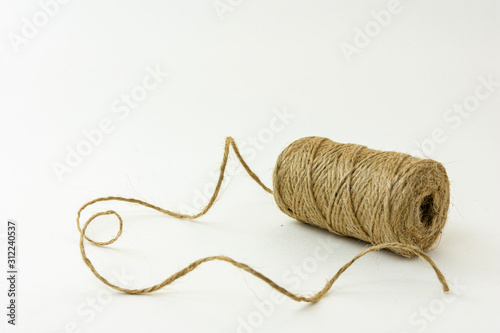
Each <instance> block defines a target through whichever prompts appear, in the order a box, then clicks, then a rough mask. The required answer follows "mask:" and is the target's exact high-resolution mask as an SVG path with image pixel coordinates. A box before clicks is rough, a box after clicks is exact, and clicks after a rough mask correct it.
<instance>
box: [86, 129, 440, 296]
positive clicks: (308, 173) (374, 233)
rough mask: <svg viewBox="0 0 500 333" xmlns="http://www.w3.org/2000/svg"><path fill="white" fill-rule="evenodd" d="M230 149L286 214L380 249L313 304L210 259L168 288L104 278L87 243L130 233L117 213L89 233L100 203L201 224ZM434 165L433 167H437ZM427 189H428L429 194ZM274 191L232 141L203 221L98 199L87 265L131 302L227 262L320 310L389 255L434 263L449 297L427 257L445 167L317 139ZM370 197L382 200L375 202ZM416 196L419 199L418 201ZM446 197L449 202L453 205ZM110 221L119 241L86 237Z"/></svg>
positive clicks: (287, 156) (282, 162)
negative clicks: (375, 258)
mask: <svg viewBox="0 0 500 333" xmlns="http://www.w3.org/2000/svg"><path fill="white" fill-rule="evenodd" d="M230 147H232V148H233V150H234V152H235V154H236V156H237V158H238V159H239V161H240V162H241V164H242V165H243V167H244V168H245V170H246V171H247V173H248V174H249V175H250V177H251V178H252V179H253V180H255V181H256V182H257V183H258V184H259V185H260V186H261V187H262V188H263V189H264V190H265V191H266V192H269V193H271V194H274V197H275V200H276V202H277V204H278V206H279V208H280V209H281V210H282V211H283V212H285V213H286V214H288V215H290V216H292V217H294V218H296V219H298V220H299V221H302V222H305V223H309V224H312V225H315V226H318V227H321V228H324V229H327V230H329V231H331V232H334V233H337V234H340V235H345V236H351V237H356V238H359V239H362V240H365V241H367V242H371V243H372V244H375V245H373V246H371V247H368V248H367V249H365V250H363V251H362V252H361V253H359V254H358V255H356V256H355V257H354V258H353V259H352V260H351V261H349V262H348V263H346V264H345V265H344V266H343V267H342V268H341V269H339V271H338V272H337V273H336V274H335V275H334V276H333V277H332V278H331V279H330V280H329V281H328V282H327V283H326V284H325V286H324V287H323V288H322V289H321V290H320V291H318V292H317V293H316V294H314V295H312V296H302V295H298V294H296V293H293V292H291V291H289V290H287V289H285V288H283V287H281V286H280V285H278V284H277V283H276V282H274V281H273V280H271V279H270V278H268V277H267V276H265V275H264V274H262V273H260V272H258V271H256V270H254V269H253V268H251V267H250V266H248V265H246V264H244V263H241V262H238V261H236V260H233V259H231V258H229V257H226V256H210V257H206V258H202V259H199V260H196V261H194V262H192V263H191V264H189V265H188V266H186V267H185V268H183V269H181V270H179V271H178V272H176V273H174V274H173V275H171V276H170V277H168V278H167V279H165V280H163V281H162V282H160V283H158V284H155V285H153V286H151V287H148V288H143V289H127V288H122V287H120V286H117V285H115V284H113V283H111V282H109V281H108V280H107V279H106V278H104V277H103V276H102V275H100V274H99V273H98V272H97V270H96V269H95V267H94V265H93V264H92V262H91V261H90V259H89V258H88V257H87V254H86V252H85V246H84V243H85V242H84V240H85V239H86V240H88V241H89V242H91V243H93V244H95V245H109V244H112V243H113V242H115V241H116V240H117V239H118V238H119V237H120V235H121V233H122V230H123V220H122V218H121V216H120V215H119V214H118V213H117V212H115V211H113V210H108V211H105V212H99V213H96V214H94V215H92V216H91V217H90V218H89V219H88V220H87V222H85V224H84V225H83V228H82V227H81V226H80V215H81V213H82V211H83V210H84V209H85V208H86V207H88V206H90V205H92V204H94V203H96V202H100V201H112V200H113V201H124V202H130V203H135V204H139V205H143V206H146V207H149V208H152V209H155V210H157V211H159V212H161V213H164V214H167V215H170V216H173V217H177V218H183V219H195V218H197V217H200V216H202V215H204V214H205V213H207V212H208V211H209V210H210V208H211V207H212V206H213V204H214V202H215V200H216V199H217V197H218V194H219V191H220V188H221V185H222V181H223V179H224V171H225V168H226V165H227V160H228V156H229V149H230ZM431 165H432V166H433V167H430V166H431ZM437 171H440V172H441V174H440V176H441V177H442V176H443V175H444V178H440V177H438V176H436V175H434V176H433V173H436V172H437ZM443 172H444V173H443ZM384 177H386V178H384ZM422 183H426V184H427V186H424V185H423V184H422ZM273 184H274V192H273V191H272V190H271V189H269V188H268V187H266V186H265V185H264V184H263V183H262V182H261V180H260V179H259V177H257V175H256V174H255V173H253V171H252V170H251V169H250V168H249V166H248V165H247V164H246V162H245V161H244V160H243V157H242V156H241V154H240V152H239V150H238V147H237V145H236V143H235V142H234V139H233V138H231V137H228V138H226V142H225V146H224V156H223V159H222V163H221V166H220V173H219V179H218V181H217V185H216V187H215V190H214V193H213V194H212V197H211V198H210V200H209V202H208V204H207V205H206V206H205V207H204V208H203V209H202V210H201V211H200V212H199V213H197V214H194V215H189V214H181V213H177V212H173V211H170V210H167V209H163V208H161V207H158V206H155V205H152V204H150V203H147V202H145V201H142V200H138V199H128V198H122V197H102V198H97V199H94V200H92V201H90V202H88V203H86V204H85V205H83V206H82V207H81V208H80V210H79V211H78V214H77V219H76V220H77V226H78V230H79V231H80V251H81V254H82V258H83V261H84V262H85V264H86V265H87V266H88V267H89V268H90V270H91V271H92V273H93V274H94V275H95V276H96V277H97V278H98V279H99V280H101V281H102V282H103V283H105V284H106V285H108V286H110V287H111V288H114V289H116V290H119V291H122V292H125V293H129V294H144V293H150V292H153V291H156V290H158V289H161V288H163V287H165V286H167V285H169V284H171V283H172V282H174V281H175V280H177V279H179V278H181V277H183V276H184V275H186V274H188V273H189V272H191V271H193V270H194V269H196V268H197V267H198V266H200V265H201V264H203V263H205V262H209V261H213V260H219V261H225V262H228V263H230V264H232V265H233V266H236V267H237V268H240V269H243V270H244V271H246V272H248V273H250V274H252V275H254V276H255V277H257V278H259V279H261V280H262V281H264V282H265V283H267V284H268V285H270V286H271V287H272V288H274V289H276V290H277V291H279V292H280V293H282V294H284V295H286V296H288V297H290V298H291V299H293V300H295V301H298V302H317V301H319V300H320V299H321V298H323V297H324V296H325V295H326V293H327V292H328V290H330V288H331V287H332V285H333V283H334V282H335V281H336V280H337V279H338V278H339V277H340V275H341V274H342V273H343V272H344V271H345V270H347V268H349V267H350V266H351V265H352V264H353V263H354V262H355V261H356V260H358V259H359V258H361V257H362V256H364V255H365V254H367V253H370V252H372V251H377V250H380V249H389V250H391V251H393V252H396V253H399V254H402V255H405V256H407V257H414V256H418V257H420V258H422V259H423V260H425V261H427V262H428V263H429V264H430V265H431V267H432V268H433V269H434V272H435V273H436V275H437V277H438V279H439V281H440V282H441V284H442V286H443V291H444V292H447V291H449V287H448V284H447V282H446V279H445V277H444V275H443V274H442V273H441V271H440V270H439V269H438V267H437V266H436V264H435V263H434V261H433V260H432V259H431V258H430V257H429V256H427V255H426V254H425V253H424V251H425V250H426V249H428V248H429V247H430V246H431V245H432V244H433V243H434V242H435V241H436V239H437V238H438V237H439V233H440V231H441V229H442V227H443V226H444V222H445V220H446V214H447V209H448V207H447V206H448V205H449V192H448V187H449V184H448V179H447V177H446V172H445V171H444V167H442V165H441V164H439V163H438V162H435V161H432V160H422V159H418V158H415V157H411V156H409V155H406V154H400V153H394V152H380V151H376V150H371V149H368V148H366V147H364V146H359V145H352V144H347V145H343V144H339V143H335V142H332V141H330V140H328V139H324V138H318V137H309V138H303V139H299V140H297V141H295V142H294V143H292V144H291V145H290V146H288V147H287V148H286V149H285V150H284V151H283V152H282V153H281V155H280V156H279V157H278V161H277V163H276V167H275V171H274V175H273ZM377 184H378V185H377ZM429 184H430V185H429ZM447 186H448V187H447ZM401 191H402V192H401ZM367 193H371V194H372V195H374V196H375V197H370V196H369V195H367ZM413 195H417V197H412V196H413ZM446 196H448V197H447V199H446ZM421 197H422V198H421ZM415 200H417V201H416V202H417V205H418V207H417V208H416V209H414V207H413V206H412V205H411V203H412V202H414V201H415ZM422 200H423V201H422ZM409 201H411V202H409ZM405 204H406V207H407V208H406V209H405V208H404V207H405ZM443 205H445V206H446V207H443ZM422 207H423V208H422ZM422 210H423V211H422ZM103 215H115V216H116V217H117V219H118V221H119V230H118V233H117V234H116V236H115V237H114V238H113V239H111V240H109V241H107V242H97V241H94V240H93V239H91V238H89V237H88V236H87V235H86V230H87V227H88V226H89V224H90V223H91V222H92V221H94V219H95V218H97V217H99V216H103ZM416 216H418V222H419V223H420V224H422V225H424V227H425V228H427V229H425V228H424V229H421V228H419V226H418V225H417V224H418V223H416V221H414V219H415V218H416ZM398 218H399V219H400V220H399V223H400V226H401V229H399V230H398V229H397V228H396V226H397V223H398ZM401 219H402V220H401ZM405 219H408V220H405ZM412 219H413V220H412ZM435 224H439V225H438V226H436V225H435ZM425 232H427V233H428V235H427V237H426V236H425V235H423V233H425ZM430 234H432V235H430Z"/></svg>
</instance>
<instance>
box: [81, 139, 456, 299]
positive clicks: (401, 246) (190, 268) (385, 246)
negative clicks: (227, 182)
mask: <svg viewBox="0 0 500 333" xmlns="http://www.w3.org/2000/svg"><path fill="white" fill-rule="evenodd" d="M230 147H232V148H233V151H234V153H235V154H236V156H237V158H238V160H239V161H240V162H241V164H242V165H243V167H244V168H245V170H246V171H247V173H248V174H249V175H250V177H251V178H252V179H253V180H255V181H256V182H257V184H259V185H260V186H261V187H262V188H263V189H264V190H265V191H266V192H268V193H270V194H272V193H273V191H272V190H271V189H269V188H268V187H267V186H265V185H264V184H263V183H262V181H261V180H260V179H259V177H258V176H257V175H256V174H255V173H254V172H253V171H252V170H251V169H250V167H249V166H248V165H247V164H246V162H245V161H244V160H243V157H242V156H241V154H240V152H239V150H238V146H237V145H236V143H235V142H234V139H233V138H232V137H227V138H226V141H225V146H224V156H223V159H222V163H221V166H220V174H219V179H218V181H217V185H216V187H215V190H214V193H213V194H212V197H211V198H210V200H209V202H208V204H207V205H206V206H205V207H204V208H203V209H202V210H201V211H200V212H199V213H197V214H193V215H189V214H181V213H177V212H173V211H170V210H167V209H164V208H161V207H158V206H155V205H152V204H150V203H148V202H145V201H142V200H138V199H131V198H123V197H115V196H110V197H101V198H97V199H94V200H92V201H89V202H87V203H86V204H84V205H83V206H82V207H81V208H80V210H79V211H78V214H77V218H76V222H77V226H78V230H79V231H80V252H81V255H82V258H83V261H84V262H85V264H86V265H87V266H88V267H89V268H90V270H91V271H92V273H93V274H94V275H95V276H96V277H97V278H98V279H99V280H101V281H102V282H103V283H104V284H106V285H108V286H109V287H111V288H113V289H115V290H118V291H121V292H125V293H128V294H146V293H151V292H154V291H156V290H159V289H161V288H163V287H165V286H167V285H169V284H171V283H173V282H174V281H176V280H177V279H179V278H181V277H183V276H184V275H186V274H188V273H190V272H191V271H193V270H195V269H196V268H197V267H198V266H200V265H201V264H203V263H206V262H209V261H215V260H218V261H225V262H227V263H230V264H231V265H233V266H235V267H237V268H239V269H242V270H244V271H246V272H248V273H250V274H251V275H253V276H255V277H257V278H259V279H261V280H262V281H264V282H265V283H267V284H268V285H269V286H271V287H272V288H273V289H275V290H277V291H278V292H280V293H282V294H283V295H285V296H288V297H289V298H291V299H293V300H294V301H297V302H317V301H319V300H320V299H322V298H323V297H324V296H325V295H326V294H327V293H328V291H329V290H330V288H331V287H332V285H333V284H334V283H335V281H337V279H338V278H339V277H340V275H342V273H344V272H345V271H346V270H347V269H348V268H349V267H350V266H351V265H352V264H353V263H354V262H356V261H357V260H358V259H359V258H361V257H363V256H364V255H365V254H368V253H370V252H373V251H378V250H381V249H399V250H405V251H409V252H412V253H414V254H415V256H418V257H420V258H421V259H423V260H424V261H426V262H428V263H429V265H430V266H431V267H432V269H433V270H434V272H435V273H436V276H437V278H438V280H439V282H440V283H441V284H442V287H443V291H444V292H448V291H449V290H450V289H449V286H448V283H447V282H446V279H445V277H444V275H443V273H441V271H440V270H439V268H438V267H437V265H436V264H435V263H434V261H433V260H432V259H431V258H430V257H429V256H428V255H427V254H425V253H424V252H423V251H422V250H421V249H419V248H418V247H417V246H414V245H407V244H402V243H394V242H392V243H384V244H377V245H372V246H370V247H368V248H366V249H365V250H363V251H362V252H360V253H359V254H357V255H356V256H355V257H354V258H353V259H352V260H350V261H349V262H347V263H346V264H345V265H344V266H342V268H340V269H339V270H338V271H337V273H336V274H335V275H334V276H333V277H332V278H331V279H330V280H328V281H327V282H326V284H325V286H324V287H323V288H322V289H321V290H320V291H318V292H317V293H315V294H314V295H312V296H303V295H299V294H296V293H293V292H291V291H289V290H287V289H285V288H284V287H282V286H280V285H278V284H277V283H276V282H274V281H273V280H271V279H270V278H268V277H267V276H265V275H264V274H262V273H260V272H258V271H256V270H254V269H253V268H252V267H250V266H248V265H247V264H244V263H242V262H239V261H236V260H234V259H232V258H230V257H227V256H223V255H218V256H209V257H205V258H201V259H198V260H196V261H194V262H192V263H191V264H189V265H187V266H186V267H184V268H183V269H181V270H179V271H177V272H176V273H174V274H172V275H171V276H169V277H168V278H166V279H165V280H163V281H162V282H160V283H158V284H155V285H153V286H150V287H147V288H142V289H127V288H122V287H120V286H117V285H115V284H113V283H111V282H109V281H108V280H107V279H106V278H104V277H103V276H102V275H101V274H99V272H97V270H96V268H95V267H94V265H93V264H92V262H91V260H90V259H89V258H88V257H87V254H86V252H85V246H84V243H85V239H86V240H87V241H89V242H90V243H92V244H94V245H109V244H112V243H114V242H115V241H116V240H118V238H119V237H120V236H121V234H122V230H123V220H122V218H121V216H120V215H119V214H118V213H117V212H115V211H114V210H108V211H104V212H99V213H96V214H94V215H92V216H91V217H90V218H89V219H88V220H87V222H85V224H84V225H83V228H82V227H81V226H80V215H81V212H82V211H83V210H84V209H85V208H86V207H88V206H90V205H92V204H95V203H97V202H101V201H122V202H129V203H134V204H138V205H142V206H145V207H148V208H152V209H154V210H157V211H159V212H161V213H163V214H166V215H169V216H172V217H176V218H180V219H195V218H198V217H200V216H202V215H204V214H206V213H207V212H208V211H209V210H210V208H211V207H212V206H213V204H214V202H215V201H216V199H217V196H218V194H219V191H220V188H221V185H222V181H223V179H224V171H225V168H226V165H227V160H228V155H229V148H230ZM104 215H114V216H116V218H117V219H118V221H119V229H118V232H117V234H116V236H115V237H113V238H112V239H111V240H109V241H107V242H98V241H95V240H93V239H91V238H89V237H88V236H87V235H86V231H87V228H88V226H89V225H90V223H91V222H92V221H94V220H95V219H96V218H97V217H99V216H104Z"/></svg>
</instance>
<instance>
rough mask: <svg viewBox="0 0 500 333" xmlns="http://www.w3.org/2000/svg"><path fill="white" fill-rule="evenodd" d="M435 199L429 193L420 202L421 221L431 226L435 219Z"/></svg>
mask: <svg viewBox="0 0 500 333" xmlns="http://www.w3.org/2000/svg"><path fill="white" fill-rule="evenodd" d="M434 215H435V214H434V199H433V197H432V195H427V196H425V197H424V198H423V199H422V203H421V204H420V221H421V222H422V223H423V224H424V225H425V226H426V227H429V226H430V225H431V224H432V220H433V219H434Z"/></svg>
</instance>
